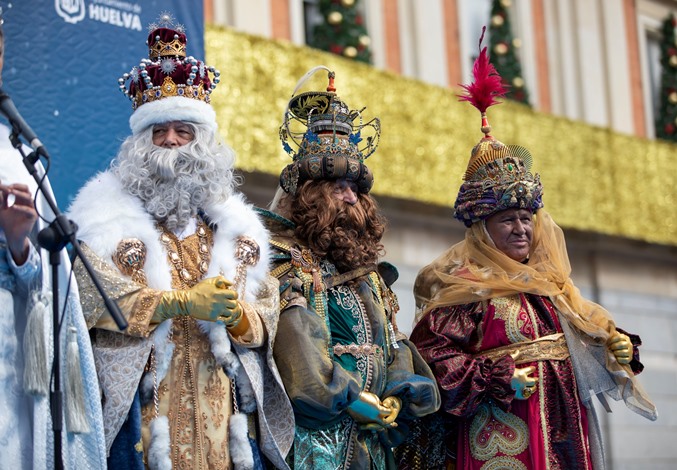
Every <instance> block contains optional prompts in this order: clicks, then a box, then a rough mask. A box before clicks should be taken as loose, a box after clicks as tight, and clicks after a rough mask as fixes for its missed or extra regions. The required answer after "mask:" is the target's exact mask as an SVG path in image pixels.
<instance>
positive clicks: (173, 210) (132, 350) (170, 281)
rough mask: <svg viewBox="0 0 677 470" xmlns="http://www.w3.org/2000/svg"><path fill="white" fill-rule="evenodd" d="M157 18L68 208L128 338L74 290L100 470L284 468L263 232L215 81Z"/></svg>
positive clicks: (273, 305) (282, 411)
mask: <svg viewBox="0 0 677 470" xmlns="http://www.w3.org/2000/svg"><path fill="white" fill-rule="evenodd" d="M163 20H164V21H165V22H166V23H164V24H162V25H161V26H160V27H157V28H156V29H155V30H154V31H152V32H151V33H150V35H149V37H148V44H149V48H150V51H149V52H150V60H147V59H144V60H143V61H142V63H141V65H140V66H139V67H135V68H134V69H133V70H132V72H131V73H129V74H125V75H124V76H123V78H121V80H120V89H121V90H122V91H123V92H124V93H125V94H126V95H127V96H129V98H130V99H131V100H132V102H133V105H134V109H135V112H134V113H133V114H132V117H131V118H130V127H131V129H132V136H130V137H129V138H127V140H126V141H125V142H124V143H123V144H122V146H121V149H120V151H119V153H118V155H117V157H116V159H115V160H114V161H113V163H112V165H111V168H110V169H109V170H107V171H104V172H102V173H100V174H98V175H96V176H95V177H94V178H92V179H91V180H90V181H89V182H88V183H87V184H86V185H85V187H84V188H83V189H82V190H81V191H80V192H79V194H78V195H77V197H76V199H75V201H74V202H73V205H72V206H71V209H70V216H71V218H72V219H73V220H74V221H75V222H76V223H77V224H78V226H79V227H80V229H79V232H78V238H80V239H81V240H82V241H83V247H84V249H85V252H86V253H87V254H88V256H89V258H90V259H91V260H92V262H93V264H94V265H95V267H96V268H97V271H98V275H99V278H100V279H101V280H102V282H103V284H104V286H105V287H106V290H107V292H108V293H109V294H110V295H111V297H112V298H113V299H115V300H116V302H117V303H118V305H119V306H120V309H121V311H122V313H123V315H124V316H125V318H126V320H127V322H128V324H129V326H128V328H127V329H126V330H125V331H124V332H119V331H118V329H117V327H116V324H115V323H114V322H113V320H112V317H111V316H110V315H109V314H108V313H107V312H106V311H105V309H104V308H103V304H102V302H101V300H100V298H99V297H98V295H97V294H96V293H95V291H94V290H93V288H92V285H91V283H90V282H89V281H87V278H86V276H84V275H82V276H79V279H82V282H83V286H82V291H83V295H82V297H83V308H84V311H85V315H86V317H87V321H88V325H89V326H90V328H92V337H93V342H94V354H95V359H96V363H97V370H98V373H99V381H100V383H101V389H102V393H103V410H104V411H103V413H104V422H105V425H106V444H107V446H108V451H109V457H108V459H109V460H108V463H109V467H111V468H143V467H144V466H147V467H149V468H163V469H164V468H171V467H180V468H194V469H199V468H204V469H207V468H209V469H221V468H222V469H230V468H235V469H238V468H263V467H264V466H265V465H266V464H267V463H269V464H272V465H274V466H276V467H280V468H285V467H286V464H285V462H284V457H285V455H286V453H287V450H288V449H289V446H290V444H291V440H292V439H293V426H294V420H293V416H292V413H291V407H290V405H289V403H288V400H287V399H286V395H285V393H284V389H283V387H282V384H281V381H280V378H279V375H278V373H277V370H276V368H275V365H274V362H273V359H272V352H271V351H272V340H273V339H274V338H275V329H276V322H277V309H278V294H277V290H278V287H277V282H276V280H275V279H274V278H272V277H270V276H269V275H268V263H267V259H268V248H267V246H268V245H267V233H266V231H265V229H264V228H263V226H262V224H261V223H260V222H259V220H258V218H257V216H256V214H255V213H254V211H253V210H252V208H251V207H250V206H249V204H247V203H246V202H245V201H244V199H243V197H242V195H241V194H239V193H238V192H237V191H236V189H235V188H236V185H237V181H236V178H235V177H234V175H233V163H234V154H233V152H232V150H231V149H230V148H228V147H227V146H226V145H225V144H223V143H222V142H221V141H220V139H219V136H218V130H217V124H216V116H215V112H214V110H213V108H212V107H211V105H209V95H210V93H211V91H212V90H213V89H214V88H215V82H218V79H217V78H216V77H218V72H217V71H215V70H214V69H213V68H211V67H207V66H205V64H204V63H202V62H200V61H197V60H195V59H193V58H192V57H187V58H186V57H185V45H186V39H185V34H184V33H183V31H182V30H181V29H180V28H172V27H169V24H170V23H171V19H170V18H167V17H165V18H163ZM210 73H211V74H212V75H213V78H212V80H211V81H210V77H209V74H210ZM127 80H130V81H131V83H130V87H129V89H127V88H126V87H125V82H126V81H127ZM79 271H80V270H78V272H79ZM255 444H257V445H255ZM259 451H260V452H259ZM266 460H267V461H268V462H266Z"/></svg>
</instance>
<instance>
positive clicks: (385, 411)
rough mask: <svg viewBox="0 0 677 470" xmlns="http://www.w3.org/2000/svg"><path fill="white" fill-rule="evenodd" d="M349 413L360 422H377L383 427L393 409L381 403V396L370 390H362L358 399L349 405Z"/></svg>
mask: <svg viewBox="0 0 677 470" xmlns="http://www.w3.org/2000/svg"><path fill="white" fill-rule="evenodd" d="M347 411H348V414H349V415H350V416H351V417H352V418H353V419H354V420H355V421H357V422H358V423H360V424H376V425H378V427H382V426H383V425H384V424H385V423H384V420H385V418H386V417H388V416H389V415H390V414H391V410H390V409H389V408H386V407H385V406H383V404H382V403H381V400H380V399H379V397H378V396H377V395H375V394H373V393H370V392H364V391H362V392H360V395H359V396H358V397H357V400H355V401H354V402H352V403H351V404H350V405H349V406H348V409H347Z"/></svg>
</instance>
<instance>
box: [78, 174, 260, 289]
mask: <svg viewBox="0 0 677 470" xmlns="http://www.w3.org/2000/svg"><path fill="white" fill-rule="evenodd" d="M204 212H205V214H206V215H207V217H208V218H209V220H210V222H211V223H213V224H215V225H217V230H215V232H214V247H213V249H212V256H211V263H210V265H209V270H208V271H207V277H213V276H216V275H218V274H219V273H220V272H223V274H224V275H225V277H226V278H228V279H230V280H232V279H234V278H235V271H236V267H237V260H236V259H235V257H234V256H235V248H236V239H237V237H239V236H241V235H246V236H248V237H251V238H253V239H254V240H255V241H256V242H257V243H258V245H259V249H260V250H261V257H260V259H259V262H258V263H257V264H256V265H255V266H253V267H249V268H248V270H247V292H246V295H245V300H248V299H249V300H252V299H253V298H254V294H255V293H256V291H257V290H258V287H259V284H260V283H261V281H263V280H264V279H265V278H266V276H267V275H268V259H269V247H268V233H267V232H266V230H265V228H264V227H263V224H262V223H261V221H260V220H259V218H258V216H257V215H256V213H255V212H254V210H253V208H252V206H251V205H250V204H248V203H246V202H245V201H244V197H243V196H242V195H241V194H234V195H232V196H231V197H230V198H229V199H228V200H227V201H226V202H225V203H222V204H216V205H211V206H208V207H205V208H204ZM68 217H69V218H70V219H72V220H73V221H74V222H75V223H76V224H77V225H78V227H79V230H78V232H77V237H78V239H80V240H82V241H84V242H85V243H87V245H88V246H89V247H90V248H91V249H92V250H93V251H94V252H95V253H96V254H97V255H99V256H100V257H101V258H102V259H103V260H104V261H106V262H108V263H110V264H111V265H113V262H112V258H111V256H112V255H113V253H114V252H115V250H116V248H117V245H118V243H119V242H120V241H121V240H123V239H125V238H137V239H139V240H141V241H142V242H143V243H144V244H145V245H146V249H147V255H146V263H145V265H144V271H145V273H146V277H147V279H148V286H149V287H151V288H153V289H161V290H170V289H171V268H170V266H169V263H168V261H167V253H166V251H165V248H164V246H163V244H162V243H161V241H160V236H159V231H158V229H157V227H156V226H155V220H154V219H153V218H152V217H151V216H150V215H149V214H148V213H147V212H146V211H145V209H144V208H143V205H142V204H141V201H140V200H139V199H137V198H136V197H133V196H131V195H129V193H127V192H126V191H125V190H124V188H123V187H122V184H121V183H120V181H119V180H118V179H117V177H116V176H115V175H114V174H113V173H112V172H111V171H110V170H107V171H104V172H102V173H99V174H97V175H96V176H95V177H94V178H92V179H91V180H89V181H88V182H87V184H85V186H84V187H83V188H82V189H81V190H80V191H79V192H78V194H77V196H76V197H75V200H74V201H73V203H72V204H71V206H70V208H69V210H68Z"/></svg>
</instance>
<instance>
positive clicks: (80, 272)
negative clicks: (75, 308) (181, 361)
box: [73, 243, 162, 337]
mask: <svg viewBox="0 0 677 470" xmlns="http://www.w3.org/2000/svg"><path fill="white" fill-rule="evenodd" d="M81 247H82V250H83V253H84V255H85V256H86V257H87V259H88V260H89V261H90V263H91V265H92V267H93V269H94V273H95V275H96V276H97V278H98V279H99V281H100V282H101V285H102V286H103V289H104V291H105V292H106V294H107V295H108V296H109V297H110V298H111V299H113V300H114V301H115V302H116V303H117V305H118V307H120V311H121V313H122V316H123V317H124V318H125V319H126V320H127V322H128V324H129V326H128V327H127V329H126V330H125V331H124V333H125V334H127V335H131V336H140V337H147V336H148V335H149V334H150V333H151V332H152V331H153V329H154V328H155V326H156V325H155V324H151V319H152V317H153V312H154V311H155V308H156V307H157V304H158V302H159V301H160V298H161V297H162V292H161V291H157V290H155V289H150V288H148V287H144V286H142V285H140V284H137V283H135V282H133V281H131V280H130V279H128V278H125V277H124V276H122V275H121V274H120V273H119V271H118V270H117V269H115V268H114V267H113V266H111V265H109V264H108V263H106V262H105V261H104V260H103V259H101V258H100V257H99V256H97V255H96V253H94V252H93V251H92V250H91V249H90V248H89V247H88V246H87V245H86V244H84V243H81ZM73 270H74V271H75V277H76V279H77V281H78V287H79V289H80V301H81V303H82V311H83V313H84V316H85V321H86V322H87V327H88V328H94V327H96V328H101V329H105V330H111V331H119V330H118V327H117V325H116V323H115V321H114V320H113V318H112V317H111V315H110V313H109V312H108V310H107V308H106V306H105V304H104V303H103V299H102V298H101V295H100V294H99V291H98V290H97V289H96V287H95V286H94V283H93V282H92V279H91V278H90V276H89V274H88V273H87V271H86V270H85V267H84V266H83V264H82V262H80V260H79V259H78V260H76V262H75V264H74V266H73Z"/></svg>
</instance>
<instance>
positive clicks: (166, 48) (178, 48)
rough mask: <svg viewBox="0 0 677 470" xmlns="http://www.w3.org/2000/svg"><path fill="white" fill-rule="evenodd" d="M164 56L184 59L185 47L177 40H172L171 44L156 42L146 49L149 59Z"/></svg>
mask: <svg viewBox="0 0 677 470" xmlns="http://www.w3.org/2000/svg"><path fill="white" fill-rule="evenodd" d="M165 56H175V57H186V45H185V44H184V43H182V42H181V41H179V40H178V39H174V40H173V41H172V42H164V41H158V42H156V43H155V44H153V46H152V47H151V48H150V49H148V57H149V58H150V59H157V58H158V57H165Z"/></svg>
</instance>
